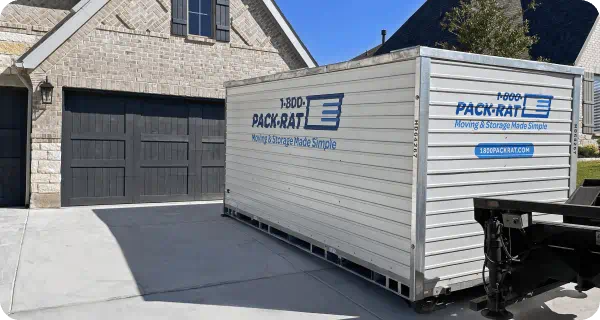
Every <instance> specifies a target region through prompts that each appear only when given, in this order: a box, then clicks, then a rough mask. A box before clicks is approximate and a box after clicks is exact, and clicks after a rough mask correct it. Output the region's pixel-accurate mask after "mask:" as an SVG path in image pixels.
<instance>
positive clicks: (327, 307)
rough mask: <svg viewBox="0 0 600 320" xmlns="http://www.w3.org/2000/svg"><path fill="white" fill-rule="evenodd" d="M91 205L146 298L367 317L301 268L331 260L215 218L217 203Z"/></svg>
mask: <svg viewBox="0 0 600 320" xmlns="http://www.w3.org/2000/svg"><path fill="white" fill-rule="evenodd" d="M93 211H94V213H95V215H96V216H97V217H98V218H99V219H100V220H101V221H102V222H103V223H104V224H105V225H106V226H107V227H108V228H109V229H110V232H111V233H112V235H113V236H114V238H115V239H116V241H117V243H118V245H119V247H120V250H121V252H122V253H123V256H124V257H125V260H126V261H127V266H128V268H129V269H130V271H131V274H132V275H133V278H134V280H135V282H136V284H137V287H138V289H139V292H140V293H141V294H142V297H143V299H144V301H146V302H171V303H187V304H202V305H207V306H223V307H236V308H244V309H248V308H250V309H264V310H280V311H286V312H292V313H299V314H304V313H310V314H319V315H324V317H325V318H327V319H329V318H331V316H333V319H350V318H355V317H360V318H361V319H372V317H371V316H370V315H369V313H368V312H367V311H365V310H363V309H361V308H360V307H359V306H358V305H356V304H354V303H352V302H351V301H349V300H347V299H345V298H344V297H343V296H341V295H340V294H339V293H337V292H336V291H334V290H332V289H330V288H328V287H327V286H326V285H325V284H323V283H321V282H320V281H318V280H317V279H315V278H314V277H311V276H310V275H309V274H308V272H310V271H317V270H326V269H331V268H332V266H331V265H329V264H328V263H326V262H324V261H321V260H320V259H318V258H316V257H313V256H311V255H309V254H306V253H305V252H302V251H301V250H300V249H298V248H295V247H292V246H289V245H286V244H284V243H283V242H281V241H279V240H276V239H272V238H271V237H269V236H267V235H265V234H263V233H261V232H260V231H258V230H253V229H252V228H250V227H248V226H246V225H243V224H242V223H240V222H238V221H234V220H233V219H230V218H226V217H222V216H221V212H222V211H223V205H222V204H198V205H174V206H156V207H135V208H115V209H112V208H111V209H94V210H93ZM340 272H342V271H340ZM236 308H234V309H236ZM226 309H231V308H226ZM236 310H237V309H236ZM259 312H260V311H259Z"/></svg>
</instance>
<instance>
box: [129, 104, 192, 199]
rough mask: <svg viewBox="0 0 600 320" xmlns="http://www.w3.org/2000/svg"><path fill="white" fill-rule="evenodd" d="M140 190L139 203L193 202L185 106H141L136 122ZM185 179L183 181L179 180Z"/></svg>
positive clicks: (189, 135)
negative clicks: (138, 132) (139, 125)
mask: <svg viewBox="0 0 600 320" xmlns="http://www.w3.org/2000/svg"><path fill="white" fill-rule="evenodd" d="M137 121H139V122H140V123H141V124H142V125H141V134H140V139H139V142H137V141H136V143H139V149H140V151H139V158H140V161H139V167H140V171H139V172H140V176H142V177H143V179H142V181H141V183H140V188H141V197H140V200H141V201H143V202H154V201H160V202H163V201H184V200H194V192H193V179H190V176H193V175H194V170H193V169H194V168H193V165H191V164H193V163H194V156H195V155H194V154H193V152H190V145H193V143H194V141H195V130H194V128H193V126H192V125H190V121H193V120H192V119H191V117H190V108H189V106H187V104H185V103H183V104H182V105H174V104H173V103H172V102H170V101H166V100H160V99H159V100H153V101H151V102H147V103H143V104H142V110H141V112H140V115H139V118H138V119H137ZM183 175H185V177H184V176H183Z"/></svg>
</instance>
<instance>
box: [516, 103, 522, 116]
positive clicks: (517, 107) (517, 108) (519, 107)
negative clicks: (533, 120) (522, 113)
mask: <svg viewBox="0 0 600 320" xmlns="http://www.w3.org/2000/svg"><path fill="white" fill-rule="evenodd" d="M521 108H522V107H521V106H520V105H518V104H517V105H515V115H514V117H516V116H517V115H518V114H519V109H521Z"/></svg>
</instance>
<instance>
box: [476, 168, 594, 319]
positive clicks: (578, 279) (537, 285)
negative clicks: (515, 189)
mask: <svg viewBox="0 0 600 320" xmlns="http://www.w3.org/2000/svg"><path fill="white" fill-rule="evenodd" d="M474 205H475V220H476V221H477V222H479V224H480V225H481V226H482V228H483V230H484V233H485V241H484V256H485V261H484V265H483V272H482V279H483V283H484V287H485V289H486V295H485V296H484V297H481V298H478V299H475V300H473V301H472V302H471V309H473V310H475V311H479V310H482V309H483V310H482V315H483V316H484V317H486V318H490V319H497V320H502V319H510V318H512V314H511V313H510V312H508V311H507V310H506V307H508V306H510V305H511V304H514V303H516V302H519V301H522V300H524V299H527V298H531V297H533V296H535V295H538V294H540V293H543V292H545V291H548V290H551V289H553V288H556V287H558V286H561V285H563V284H565V283H576V284H577V286H576V290H578V291H580V292H583V291H587V290H589V289H591V288H594V287H597V288H600V207H599V205H600V180H586V181H585V182H584V184H583V185H582V186H581V187H580V188H578V189H577V190H576V192H575V193H573V195H572V196H571V198H570V199H569V200H568V201H567V202H566V203H565V204H550V203H540V202H529V201H515V200H502V199H483V198H476V199H474ZM534 213H535V215H538V214H542V215H546V218H547V217H558V218H560V216H562V220H563V221H562V222H548V221H535V220H537V219H534V218H535V216H534ZM548 215H554V216H548ZM544 220H557V219H544ZM486 269H487V270H488V272H489V276H488V277H487V280H486V276H485V275H486V272H485V271H486Z"/></svg>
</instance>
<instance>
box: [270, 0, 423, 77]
mask: <svg viewBox="0 0 600 320" xmlns="http://www.w3.org/2000/svg"><path fill="white" fill-rule="evenodd" d="M424 2H425V0H371V1H364V0H277V4H278V5H279V7H280V8H281V11H283V13H284V14H285V16H286V18H287V19H288V20H289V21H290V23H291V24H292V26H293V27H294V30H296V33H297V34H298V35H299V36H300V39H302V41H303V42H304V44H305V45H306V47H307V48H308V50H309V51H310V52H311V53H312V55H313V57H314V58H315V59H316V60H317V62H318V63H319V65H326V64H331V63H336V62H341V61H346V60H349V59H351V58H354V57H355V56H358V55H359V54H361V53H363V52H365V51H367V50H369V49H371V48H373V47H374V46H376V45H378V44H380V43H381V29H387V31H388V32H387V36H388V39H389V37H391V36H392V34H394V32H396V30H398V28H400V26H402V24H403V23H404V22H405V21H406V20H407V19H408V18H409V17H410V16H411V15H412V14H413V13H414V12H415V11H417V9H418V8H419V7H420V6H421V5H422V4H423V3H424Z"/></svg>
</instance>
